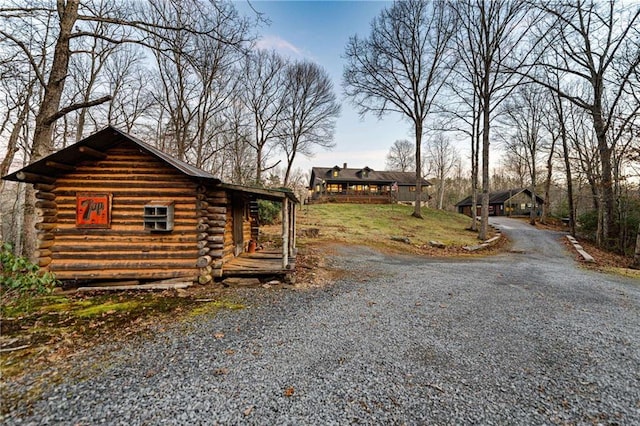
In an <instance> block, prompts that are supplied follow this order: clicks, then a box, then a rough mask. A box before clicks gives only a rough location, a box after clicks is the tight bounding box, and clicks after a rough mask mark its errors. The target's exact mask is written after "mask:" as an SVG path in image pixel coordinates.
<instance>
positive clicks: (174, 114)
mask: <svg viewBox="0 0 640 426" xmlns="http://www.w3.org/2000/svg"><path fill="white" fill-rule="evenodd" d="M215 6H216V7H214V8H205V7H204V5H202V4H200V3H186V4H185V3H184V2H182V1H179V0H171V1H164V2H162V3H159V4H158V7H155V8H154V9H153V12H152V13H150V15H151V16H152V18H153V20H154V22H158V23H161V24H162V26H163V29H159V30H158V31H156V32H155V33H154V34H153V35H152V36H151V40H152V42H151V43H152V44H153V46H154V50H153V51H154V56H155V58H156V63H157V67H158V77H159V79H158V82H159V85H160V90H159V91H158V92H159V94H161V97H160V98H159V99H158V103H159V104H160V105H161V106H162V107H163V108H164V112H166V117H167V118H168V121H167V123H166V134H165V135H164V138H163V139H164V140H165V143H169V144H170V146H165V148H171V151H172V152H174V153H175V155H176V156H177V157H178V158H179V159H181V160H190V161H192V162H193V163H194V164H195V165H196V166H198V167H201V166H202V165H203V164H204V162H205V159H206V158H207V157H210V156H211V155H213V154H214V153H212V152H209V151H210V148H211V146H207V143H206V142H207V141H208V140H211V139H214V138H216V136H217V135H216V132H217V131H218V130H219V129H218V128H217V126H212V124H213V123H214V122H215V117H216V116H218V115H219V114H220V113H221V112H222V111H223V110H224V109H225V108H226V107H227V105H228V101H229V99H230V96H231V95H232V94H233V92H234V90H235V87H236V84H237V82H238V79H237V78H235V76H234V75H235V68H234V65H235V64H236V63H237V62H238V61H239V60H240V58H241V57H242V56H241V53H242V50H241V49H240V47H241V43H242V42H243V40H246V39H247V38H248V35H247V32H248V22H247V21H246V20H245V19H243V18H240V17H239V16H238V14H237V12H236V11H235V9H234V7H233V5H232V4H230V3H216V4H215ZM171 25H178V26H179V27H186V28H194V29H196V31H180V32H177V31H173V30H172V29H171V27H170V26H171ZM164 28H168V29H164ZM207 28H216V37H209V36H208V34H207V33H206V32H205V31H206V29H207Z"/></svg>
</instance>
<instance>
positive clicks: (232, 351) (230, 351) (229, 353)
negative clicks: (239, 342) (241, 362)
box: [224, 349, 236, 355]
mask: <svg viewBox="0 0 640 426" xmlns="http://www.w3.org/2000/svg"><path fill="white" fill-rule="evenodd" d="M224 353H225V354H227V355H233V354H235V353H236V351H234V350H233V349H227V350H226V351H224Z"/></svg>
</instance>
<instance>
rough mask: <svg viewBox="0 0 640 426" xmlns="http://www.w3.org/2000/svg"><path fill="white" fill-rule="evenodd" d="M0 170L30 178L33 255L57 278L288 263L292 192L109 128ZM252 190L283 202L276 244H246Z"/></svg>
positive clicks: (271, 268) (279, 268) (152, 275)
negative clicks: (247, 180)
mask: <svg viewBox="0 0 640 426" xmlns="http://www.w3.org/2000/svg"><path fill="white" fill-rule="evenodd" d="M3 179H7V180H13V181H18V182H27V183H31V184H33V185H34V187H35V189H36V191H37V192H36V198H37V203H36V207H38V209H39V211H38V218H39V223H38V224H37V225H36V228H37V230H38V241H39V248H38V251H37V253H36V257H37V258H38V263H39V265H40V266H41V267H42V268H44V269H45V270H49V271H52V272H54V273H55V275H56V277H57V278H58V279H60V280H79V281H83V280H114V279H136V280H159V279H174V278H184V279H185V281H186V280H198V281H199V282H201V283H206V282H209V281H211V280H212V279H213V278H215V277H221V276H225V275H236V274H237V275H242V274H251V275H259V274H262V273H264V274H274V273H288V272H290V271H291V270H292V260H293V256H294V255H295V207H296V203H297V200H296V198H295V196H294V195H293V194H292V193H291V192H289V191H281V190H268V189H259V188H249V187H244V186H238V185H230V184H225V183H223V182H221V181H220V180H219V179H217V178H216V177H214V176H213V175H211V174H210V173H207V172H205V171H203V170H200V169H198V168H196V167H193V166H191V165H189V164H187V163H185V162H183V161H179V160H177V159H175V158H173V157H171V156H169V155H167V154H166V153H164V152H162V151H160V150H158V149H156V148H155V147H153V146H150V145H147V144H146V143H144V142H142V141H140V140H138V139H136V138H135V137H133V136H130V135H127V134H126V133H124V132H121V131H119V130H118V129H115V128H113V127H107V128H105V129H103V130H101V131H99V132H97V133H94V134H93V135H91V136H89V137H87V138H85V139H83V140H82V141H80V142H78V143H76V144H74V145H71V146H69V147H67V148H65V149H63V150H61V151H58V152H56V153H54V154H51V155H49V156H48V157H46V158H43V159H41V160H39V161H37V162H35V163H33V164H30V165H28V166H27V167H25V168H23V169H22V170H19V171H17V172H15V173H12V174H10V175H8V176H5V177H4V178H3ZM258 199H266V200H271V201H278V202H279V203H280V204H281V206H282V217H283V221H282V222H283V226H282V239H283V247H282V250H280V251H279V252H278V253H271V254H268V255H267V254H266V253H260V254H259V256H258V255H257V254H254V253H250V252H251V251H252V250H251V249H252V247H251V245H250V244H249V243H250V242H251V241H253V242H254V243H255V242H256V240H257V237H258V226H259V223H258V218H257V206H256V204H257V200H258ZM252 256H254V257H257V258H253V259H252V261H251V262H250V263H246V262H244V263H242V265H241V266H238V261H239V259H240V258H243V257H252Z"/></svg>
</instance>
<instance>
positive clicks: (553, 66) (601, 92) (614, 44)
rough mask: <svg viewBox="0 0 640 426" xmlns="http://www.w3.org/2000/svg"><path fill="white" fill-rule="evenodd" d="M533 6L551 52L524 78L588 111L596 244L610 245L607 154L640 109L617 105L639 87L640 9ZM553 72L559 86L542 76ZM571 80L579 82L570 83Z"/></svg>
mask: <svg viewBox="0 0 640 426" xmlns="http://www.w3.org/2000/svg"><path fill="white" fill-rule="evenodd" d="M538 7H540V8H541V9H542V10H543V11H544V12H545V13H547V14H548V15H549V17H550V19H548V20H547V21H545V22H544V24H545V25H544V26H543V27H542V28H541V29H540V39H541V40H544V43H545V44H546V45H548V47H549V49H551V50H552V51H553V52H554V54H553V55H546V56H544V57H543V58H541V59H540V60H539V61H536V62H534V63H532V65H533V66H535V67H536V68H537V70H538V72H536V74H531V73H529V74H530V75H529V77H530V78H531V80H533V81H535V82H537V83H539V84H541V85H543V86H544V87H547V88H548V89H549V90H552V91H554V92H556V93H557V94H558V95H559V96H560V97H561V98H562V99H566V100H567V101H569V102H571V103H572V104H574V105H576V106H577V107H579V108H581V109H583V110H585V111H587V112H588V113H589V115H590V118H591V124H592V126H593V128H594V131H595V136H596V140H597V145H598V146H597V152H598V155H599V162H600V169H601V170H600V171H601V173H602V175H601V177H600V178H599V186H601V188H602V205H601V206H600V208H601V209H602V211H601V212H600V215H599V216H600V217H601V220H602V223H601V227H600V228H601V229H600V230H599V232H598V235H597V242H598V244H600V245H602V246H610V245H611V244H612V242H613V241H615V240H616V238H617V235H616V234H617V227H616V220H615V218H616V216H615V204H616V200H615V194H614V188H613V186H614V182H613V170H612V167H613V164H612V155H613V152H614V149H615V145H616V144H617V143H618V142H619V141H620V138H621V137H622V135H623V133H624V131H625V128H626V125H627V124H628V123H629V121H630V120H632V119H633V118H634V117H635V116H636V115H637V113H638V111H640V104H638V103H636V102H634V103H627V104H626V105H625V107H624V108H623V107H622V106H623V105H622V103H623V102H625V95H626V94H628V93H631V92H634V91H636V92H637V90H638V88H637V87H636V88H634V87H633V86H634V85H636V84H637V73H638V67H639V66H640V54H638V52H640V39H639V38H638V30H637V26H638V23H640V8H639V7H638V6H637V5H630V6H625V5H624V4H623V3H621V2H615V1H608V2H598V1H593V0H590V1H583V0H574V1H571V2H560V3H555V2H553V3H540V4H538ZM558 72H562V73H564V74H566V77H565V78H564V79H563V83H562V84H561V85H558V84H553V82H549V81H548V80H547V79H546V78H545V76H547V75H554V74H555V73H558ZM576 81H578V82H582V83H584V85H576V84H574V83H575V82H576ZM583 87H587V88H588V90H583ZM575 88H578V89H580V91H579V92H576V91H575V90H574V89H575Z"/></svg>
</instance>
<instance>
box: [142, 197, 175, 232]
mask: <svg viewBox="0 0 640 426" xmlns="http://www.w3.org/2000/svg"><path fill="white" fill-rule="evenodd" d="M173 216H174V213H173V201H151V202H150V203H149V204H147V205H145V206H144V229H145V231H157V232H170V231H172V230H173Z"/></svg>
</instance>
